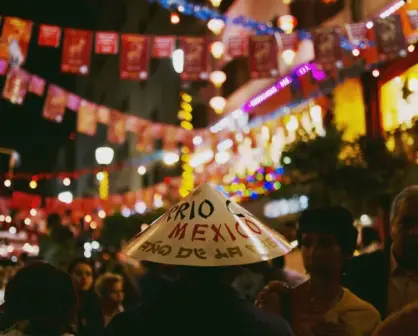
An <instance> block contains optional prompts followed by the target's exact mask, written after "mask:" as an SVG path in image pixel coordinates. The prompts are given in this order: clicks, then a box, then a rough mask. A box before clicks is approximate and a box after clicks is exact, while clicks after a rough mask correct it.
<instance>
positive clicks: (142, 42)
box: [120, 34, 149, 80]
mask: <svg viewBox="0 0 418 336" xmlns="http://www.w3.org/2000/svg"><path fill="white" fill-rule="evenodd" d="M121 39H122V44H121V51H120V58H121V59H120V78H122V79H134V80H146V79H148V61H149V38H148V37H147V36H143V35H138V34H123V35H122V37H121Z"/></svg>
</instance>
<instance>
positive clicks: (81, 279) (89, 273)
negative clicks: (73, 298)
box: [71, 263, 93, 291]
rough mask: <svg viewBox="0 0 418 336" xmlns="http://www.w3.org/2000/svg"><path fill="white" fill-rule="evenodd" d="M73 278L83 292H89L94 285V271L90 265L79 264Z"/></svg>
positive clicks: (73, 272) (75, 268)
mask: <svg viewBox="0 0 418 336" xmlns="http://www.w3.org/2000/svg"><path fill="white" fill-rule="evenodd" d="M71 276H72V277H73V279H74V282H75V285H76V286H77V288H78V289H79V290H81V291H88V290H90V288H91V286H92V285H93V270H92V268H91V266H90V265H88V264H83V263H79V264H77V265H76V266H75V267H74V269H73V271H72V273H71Z"/></svg>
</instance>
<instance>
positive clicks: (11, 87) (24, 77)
mask: <svg viewBox="0 0 418 336" xmlns="http://www.w3.org/2000/svg"><path fill="white" fill-rule="evenodd" d="M29 82H30V75H29V74H28V73H27V72H26V71H24V70H22V69H20V68H12V69H10V70H9V72H8V74H7V78H6V83H5V84H4V89H3V98H4V99H7V100H9V101H10V102H11V103H13V104H18V105H22V103H23V100H24V99H25V96H26V92H27V91H28V86H29Z"/></svg>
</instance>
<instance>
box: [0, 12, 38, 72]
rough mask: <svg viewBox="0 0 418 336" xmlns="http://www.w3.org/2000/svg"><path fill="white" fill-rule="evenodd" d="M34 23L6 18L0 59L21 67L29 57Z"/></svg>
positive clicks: (0, 46)
mask: <svg viewBox="0 0 418 336" xmlns="http://www.w3.org/2000/svg"><path fill="white" fill-rule="evenodd" d="M32 25H33V23H32V21H28V20H22V19H19V18H15V17H6V18H5V20H4V24H3V30H2V34H1V42H2V43H0V58H2V59H6V60H8V61H9V62H10V63H13V64H16V65H19V66H20V65H21V64H22V63H23V62H24V61H25V60H26V57H27V55H28V49H29V42H30V38H31V36H32Z"/></svg>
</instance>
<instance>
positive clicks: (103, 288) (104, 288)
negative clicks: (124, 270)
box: [95, 273, 125, 308]
mask: <svg viewBox="0 0 418 336" xmlns="http://www.w3.org/2000/svg"><path fill="white" fill-rule="evenodd" d="M95 290H96V293H97V295H99V297H100V299H101V301H102V303H103V305H105V306H108V307H114V308H117V307H119V306H120V305H121V304H122V303H123V300H124V298H125V294H124V289H123V278H122V277H121V276H120V275H118V274H114V273H105V274H103V275H101V276H99V277H98V278H97V281H96V285H95Z"/></svg>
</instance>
